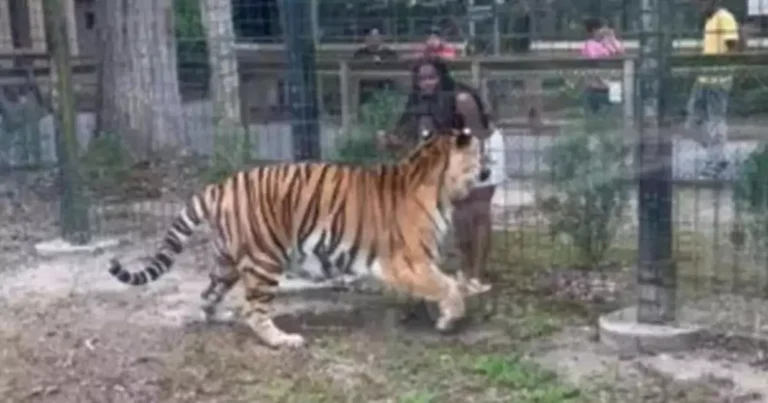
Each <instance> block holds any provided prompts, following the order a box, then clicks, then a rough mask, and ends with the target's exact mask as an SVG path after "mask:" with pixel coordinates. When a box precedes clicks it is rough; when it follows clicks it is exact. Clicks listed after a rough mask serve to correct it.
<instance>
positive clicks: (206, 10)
mask: <svg viewBox="0 0 768 403" xmlns="http://www.w3.org/2000/svg"><path fill="white" fill-rule="evenodd" d="M200 12H201V17H202V21H203V27H204V30H205V36H206V41H207V44H208V58H209V59H208V60H209V64H210V66H211V76H210V89H211V101H212V103H213V111H214V112H213V113H214V122H213V123H214V136H215V137H214V146H213V162H214V164H215V165H216V166H218V167H227V169H229V170H237V169H240V168H242V166H243V165H244V164H246V163H247V160H248V159H249V158H250V141H249V138H248V132H247V130H246V128H245V127H244V125H243V122H242V119H241V116H240V115H241V114H240V76H239V74H238V67H237V55H236V54H235V49H234V44H235V31H234V27H233V24H232V4H231V2H230V1H221V0H200Z"/></svg>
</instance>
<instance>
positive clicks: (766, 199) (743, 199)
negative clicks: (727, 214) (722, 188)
mask: <svg viewBox="0 0 768 403" xmlns="http://www.w3.org/2000/svg"><path fill="white" fill-rule="evenodd" d="M733 198H734V203H735V205H736V207H737V209H738V211H739V212H741V213H742V214H741V217H740V218H741V223H740V224H741V225H742V226H743V227H742V228H740V230H746V233H747V235H749V237H750V240H751V242H752V244H753V245H754V248H753V249H754V250H753V252H754V255H753V256H754V258H755V259H756V260H757V261H758V262H760V261H764V260H765V259H766V257H768V256H766V251H768V147H765V146H764V147H762V148H761V149H758V150H755V151H753V152H752V153H750V154H749V155H748V156H747V158H746V160H745V161H744V163H743V164H742V165H741V167H740V169H739V171H738V174H737V178H736V182H735V183H734V185H733Z"/></svg>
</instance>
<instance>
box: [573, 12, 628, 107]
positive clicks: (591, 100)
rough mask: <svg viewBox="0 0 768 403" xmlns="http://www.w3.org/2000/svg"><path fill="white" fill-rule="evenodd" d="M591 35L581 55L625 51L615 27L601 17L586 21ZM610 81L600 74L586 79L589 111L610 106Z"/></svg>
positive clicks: (585, 25)
mask: <svg viewBox="0 0 768 403" xmlns="http://www.w3.org/2000/svg"><path fill="white" fill-rule="evenodd" d="M584 28H585V29H586V31H587V34H588V35H589V37H588V38H587V40H586V41H585V42H584V45H582V47H581V55H582V56H584V57H587V58H590V59H599V58H603V57H610V56H615V55H620V54H623V53H624V46H622V44H621V42H620V41H619V40H618V39H617V38H616V34H615V33H614V31H613V29H611V28H610V27H608V26H607V25H605V23H604V22H603V21H602V20H601V19H599V18H589V19H587V20H586V21H585V22H584ZM609 91H610V88H609V82H608V80H606V79H605V78H602V77H600V76H599V75H589V76H587V77H586V80H585V88H584V96H585V98H586V106H587V111H588V112H591V113H596V112H599V111H601V110H602V109H604V108H605V107H608V106H610V104H611V101H610V97H609Z"/></svg>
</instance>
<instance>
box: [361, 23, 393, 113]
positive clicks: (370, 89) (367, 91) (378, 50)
mask: <svg viewBox="0 0 768 403" xmlns="http://www.w3.org/2000/svg"><path fill="white" fill-rule="evenodd" d="M383 42H384V40H383V38H382V36H381V33H380V32H379V30H378V28H371V29H370V30H369V31H368V34H367V35H366V37H365V45H363V46H362V47H361V48H359V49H357V50H356V51H355V53H354V54H353V55H352V59H353V60H372V61H375V62H381V61H385V60H397V58H398V56H397V52H395V51H394V50H392V49H390V48H389V47H388V46H386V45H384V43H383ZM394 88H395V82H394V81H393V80H391V79H365V80H361V81H360V104H363V103H365V102H367V101H368V100H370V99H371V97H372V96H373V95H374V94H375V93H376V92H379V91H387V90H393V89H394Z"/></svg>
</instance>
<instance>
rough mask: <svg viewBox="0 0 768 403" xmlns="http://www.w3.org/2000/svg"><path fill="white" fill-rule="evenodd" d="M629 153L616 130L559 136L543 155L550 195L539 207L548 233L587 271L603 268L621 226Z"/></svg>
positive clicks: (583, 131)
mask: <svg viewBox="0 0 768 403" xmlns="http://www.w3.org/2000/svg"><path fill="white" fill-rule="evenodd" d="M590 126H592V127H593V128H594V125H590ZM629 151H630V149H629V147H628V146H627V145H626V144H625V142H624V139H623V138H622V137H621V136H620V131H617V130H610V129H607V130H606V129H599V130H598V129H594V130H589V131H586V130H583V129H581V130H579V129H577V130H572V132H571V133H567V134H566V135H564V136H562V137H559V140H557V141H556V142H555V144H553V146H552V148H551V149H550V150H549V152H548V153H547V155H546V156H545V159H546V161H547V163H548V164H549V166H550V167H551V170H552V177H551V179H552V181H553V184H554V186H555V193H554V195H552V196H550V197H548V198H547V199H545V200H539V207H540V208H541V209H542V211H543V212H544V213H546V214H548V218H549V230H550V234H551V235H552V236H553V237H555V236H563V235H564V236H566V237H567V238H568V240H569V241H570V242H571V243H572V244H573V246H574V247H575V248H576V249H577V251H578V252H579V254H580V262H579V263H581V264H583V265H585V266H586V267H587V268H590V269H594V268H597V267H599V266H600V265H601V264H602V263H604V262H603V260H604V259H605V256H606V253H607V252H608V250H609V249H610V247H611V245H612V244H613V242H614V240H615V237H616V233H617V230H618V228H619V226H620V225H621V220H622V214H623V213H624V211H625V209H626V207H627V204H628V201H629V190H628V188H627V186H625V185H624V184H622V183H621V182H622V180H623V179H624V178H625V177H626V176H625V174H626V173H627V166H626V157H627V156H628V155H629Z"/></svg>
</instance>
